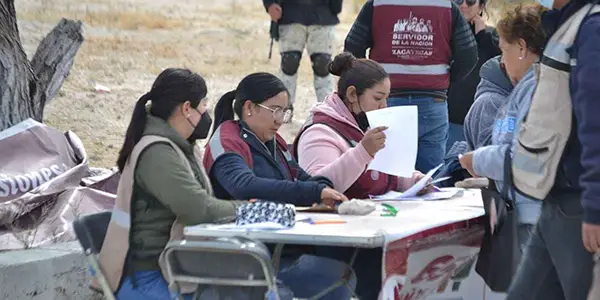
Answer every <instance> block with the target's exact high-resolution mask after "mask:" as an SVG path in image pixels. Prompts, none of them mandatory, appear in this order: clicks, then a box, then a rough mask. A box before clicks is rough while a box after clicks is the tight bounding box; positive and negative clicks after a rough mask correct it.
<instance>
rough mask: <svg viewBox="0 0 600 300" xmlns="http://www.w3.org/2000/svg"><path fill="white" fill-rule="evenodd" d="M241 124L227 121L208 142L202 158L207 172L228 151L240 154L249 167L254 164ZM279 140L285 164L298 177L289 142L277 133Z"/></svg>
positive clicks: (279, 152)
mask: <svg viewBox="0 0 600 300" xmlns="http://www.w3.org/2000/svg"><path fill="white" fill-rule="evenodd" d="M241 131H242V129H241V126H240V124H239V123H238V122H236V121H225V122H223V124H221V125H220V126H219V128H217V130H216V131H215V133H214V134H213V136H212V137H211V138H210V140H209V142H208V143H206V147H205V152H204V157H203V158H202V164H203V165H204V168H205V169H206V173H207V174H210V171H211V168H212V166H213V164H214V163H215V161H216V160H217V158H219V157H220V156H221V155H223V154H226V153H236V154H238V155H240V156H241V157H242V158H243V159H244V161H245V162H246V164H247V165H248V167H250V168H251V169H252V168H253V166H254V162H253V160H252V152H251V150H250V146H249V145H248V143H246V141H244V140H243V139H242V138H241V136H240V135H241ZM275 139H276V142H277V150H279V151H277V153H278V154H279V155H280V157H281V158H282V159H283V161H284V162H285V166H286V168H287V170H288V171H289V173H290V176H291V178H293V179H297V178H298V174H299V172H298V169H297V168H298V166H297V163H296V162H295V161H293V157H292V154H291V153H290V152H289V150H288V147H287V143H286V142H285V140H284V139H283V138H282V137H281V136H280V135H279V134H276V135H275Z"/></svg>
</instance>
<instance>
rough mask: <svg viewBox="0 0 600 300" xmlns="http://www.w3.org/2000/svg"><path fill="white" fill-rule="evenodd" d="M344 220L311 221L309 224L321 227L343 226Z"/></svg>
mask: <svg viewBox="0 0 600 300" xmlns="http://www.w3.org/2000/svg"><path fill="white" fill-rule="evenodd" d="M345 223H346V221H344V220H315V221H312V222H311V224H315V225H321V224H345Z"/></svg>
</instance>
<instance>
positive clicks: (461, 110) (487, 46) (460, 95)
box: [446, 0, 500, 151]
mask: <svg viewBox="0 0 600 300" xmlns="http://www.w3.org/2000/svg"><path fill="white" fill-rule="evenodd" d="M487 2H488V0H454V3H456V5H457V6H458V7H459V8H460V11H461V13H462V15H463V17H464V18H465V20H467V22H469V24H470V26H471V31H472V32H473V34H474V35H475V41H476V42H477V52H478V55H479V61H478V62H477V65H476V66H475V69H473V71H472V72H471V73H470V74H469V75H468V76H467V77H466V78H465V79H463V80H461V81H455V82H452V83H451V84H450V88H449V89H448V118H449V121H450V124H449V127H448V142H447V144H446V151H450V149H451V148H452V145H454V143H455V142H459V141H464V140H465V134H464V129H463V128H464V121H465V117H466V116H467V113H468V112H469V109H470V108H471V105H473V102H474V101H475V90H477V85H478V84H479V81H480V80H481V78H480V75H479V70H480V69H481V66H483V64H484V63H485V62H486V61H488V60H489V59H490V58H492V57H495V56H497V55H500V48H499V47H498V33H497V32H496V29H495V28H494V27H491V26H487V25H486V24H485V21H484V19H483V15H484V13H486V5H487ZM486 15H487V13H486Z"/></svg>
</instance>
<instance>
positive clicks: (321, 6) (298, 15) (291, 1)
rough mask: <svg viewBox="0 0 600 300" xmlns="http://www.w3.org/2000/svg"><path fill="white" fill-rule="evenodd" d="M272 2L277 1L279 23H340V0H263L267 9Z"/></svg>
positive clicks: (307, 24)
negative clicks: (281, 11)
mask: <svg viewBox="0 0 600 300" xmlns="http://www.w3.org/2000/svg"><path fill="white" fill-rule="evenodd" d="M273 3H279V5H281V8H282V10H283V15H282V16H281V19H280V20H279V22H278V23H279V24H280V25H286V24H302V25H305V26H309V25H337V24H338V23H340V20H339V19H338V16H337V15H338V14H339V13H340V12H341V11H342V0H263V5H264V6H265V9H266V10H267V11H268V9H269V6H271V4H273Z"/></svg>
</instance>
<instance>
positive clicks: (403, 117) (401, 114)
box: [367, 106, 419, 177]
mask: <svg viewBox="0 0 600 300" xmlns="http://www.w3.org/2000/svg"><path fill="white" fill-rule="evenodd" d="M367 118H368V119H369V124H370V125H371V128H374V127H379V126H386V127H387V128H388V129H387V130H385V131H384V132H385V136H386V139H385V147H384V148H383V149H381V150H379V151H378V152H377V153H376V154H375V157H374V158H373V160H372V161H371V163H370V164H369V167H368V169H369V170H377V171H380V172H383V173H386V174H390V175H395V176H399V177H411V176H412V173H413V171H414V169H415V163H416V161H417V144H418V138H419V133H418V127H417V126H418V115H417V107H416V106H395V107H388V108H383V109H377V110H372V111H369V112H367Z"/></svg>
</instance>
